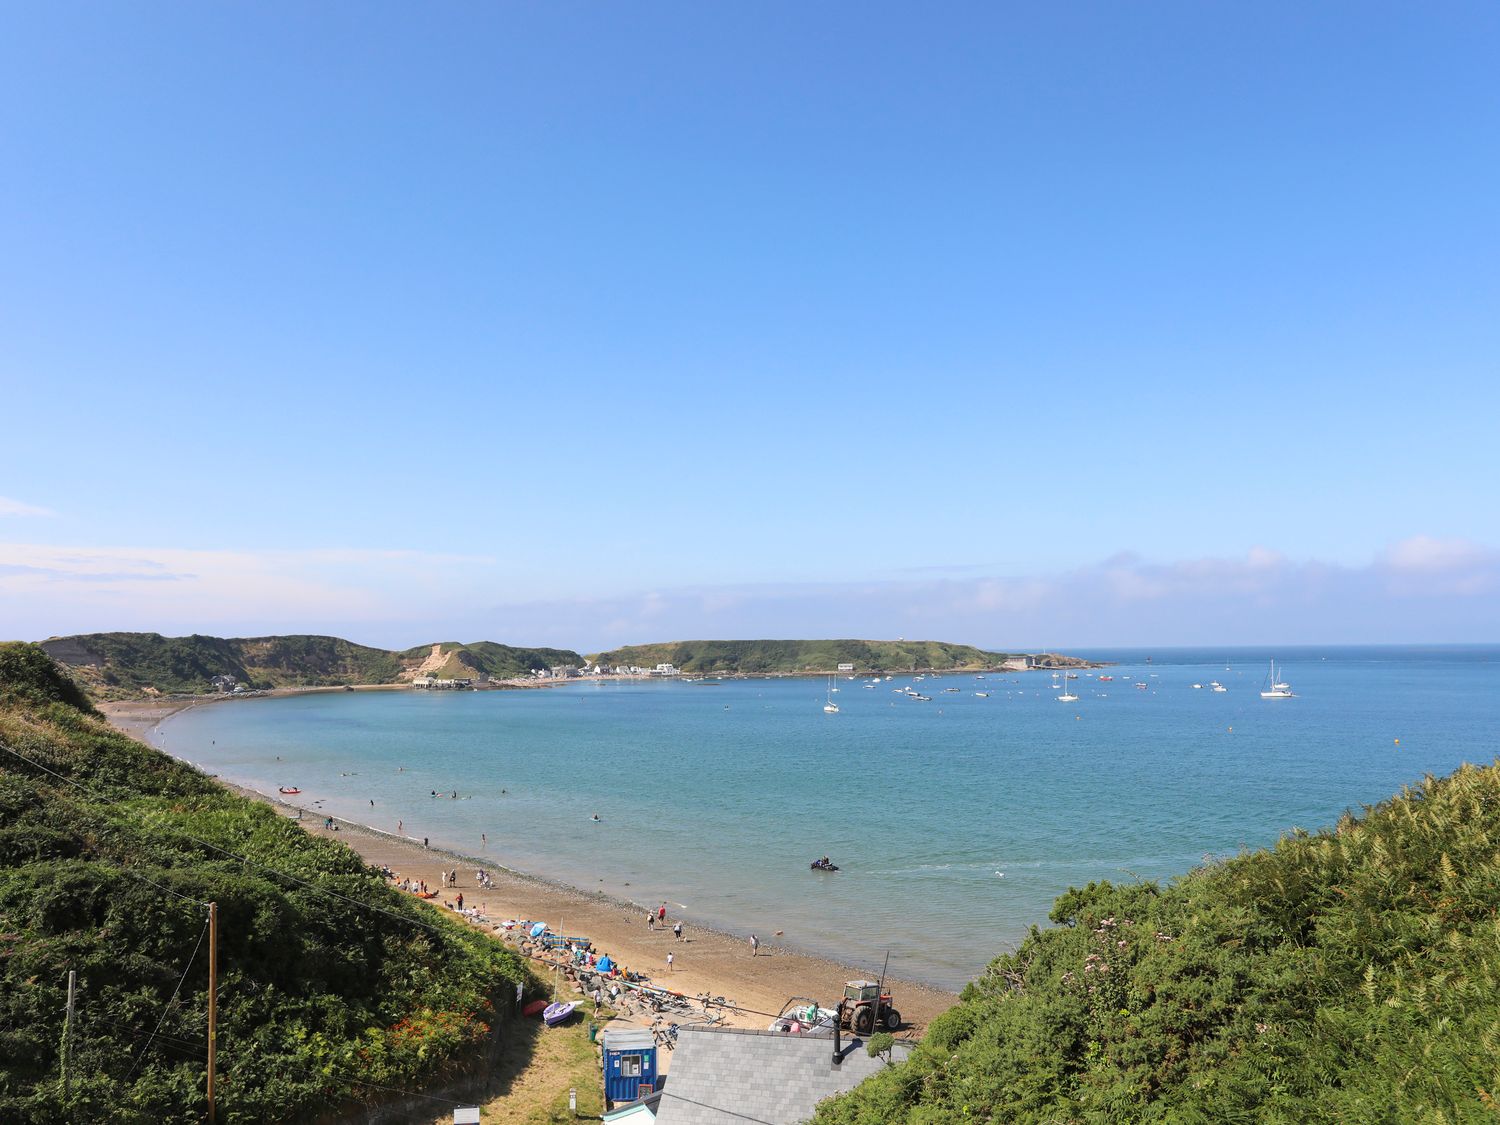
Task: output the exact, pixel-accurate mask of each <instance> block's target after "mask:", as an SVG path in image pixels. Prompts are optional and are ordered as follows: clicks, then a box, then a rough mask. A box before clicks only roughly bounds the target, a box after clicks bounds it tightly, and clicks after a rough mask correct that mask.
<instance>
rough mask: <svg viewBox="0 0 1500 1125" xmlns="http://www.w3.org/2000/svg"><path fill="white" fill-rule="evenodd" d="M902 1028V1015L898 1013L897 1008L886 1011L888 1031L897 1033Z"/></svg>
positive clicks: (886, 1027)
mask: <svg viewBox="0 0 1500 1125" xmlns="http://www.w3.org/2000/svg"><path fill="white" fill-rule="evenodd" d="M900 1026H901V1013H900V1012H898V1011H896V1009H895V1008H887V1009H886V1010H885V1029H886V1030H887V1031H895V1030H896V1029H897V1028H898V1027H900Z"/></svg>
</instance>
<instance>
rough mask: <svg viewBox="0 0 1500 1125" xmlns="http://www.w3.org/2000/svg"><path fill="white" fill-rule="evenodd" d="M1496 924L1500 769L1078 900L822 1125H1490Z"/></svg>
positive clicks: (1085, 892)
mask: <svg viewBox="0 0 1500 1125" xmlns="http://www.w3.org/2000/svg"><path fill="white" fill-rule="evenodd" d="M1497 909H1500V768H1497V767H1495V766H1490V767H1485V768H1474V767H1464V768H1463V769H1461V770H1459V771H1458V772H1457V773H1455V774H1453V775H1451V776H1450V777H1447V778H1445V779H1442V780H1432V779H1430V778H1429V779H1428V780H1426V781H1425V782H1424V783H1423V784H1422V785H1421V786H1420V787H1419V788H1417V789H1415V790H1412V791H1409V792H1406V793H1404V794H1403V795H1401V796H1399V797H1397V798H1395V799H1393V800H1391V801H1389V802H1387V803H1385V804H1383V805H1381V806H1379V807H1377V808H1375V809H1370V810H1366V812H1365V814H1364V815H1363V816H1361V817H1355V816H1352V815H1351V816H1345V817H1344V819H1343V820H1341V821H1340V822H1339V824H1338V825H1337V827H1336V828H1334V829H1333V830H1332V831H1326V832H1322V833H1319V834H1317V835H1309V834H1307V833H1304V832H1296V833H1293V834H1291V835H1289V836H1287V837H1285V838H1284V839H1283V840H1282V841H1281V842H1280V843H1279V844H1277V845H1276V847H1275V848H1274V849H1271V850H1269V851H1263V852H1257V853H1254V854H1250V855H1245V856H1242V857H1239V858H1236V859H1233V860H1229V861H1226V862H1223V863H1220V864H1216V865H1212V866H1209V867H1206V868H1202V869H1200V870H1198V871H1195V872H1193V873H1191V874H1190V875H1188V876H1186V877H1184V878H1183V879H1181V880H1180V881H1178V882H1177V883H1176V884H1175V885H1173V886H1172V887H1170V888H1167V889H1160V888H1158V887H1157V886H1156V885H1154V884H1151V883H1136V884H1130V885H1126V886H1115V885H1112V884H1110V883H1099V884H1091V885H1090V886H1088V887H1086V888H1084V889H1082V890H1076V889H1075V890H1071V891H1069V892H1068V893H1067V894H1066V895H1064V896H1063V897H1062V898H1060V899H1058V901H1057V904H1056V907H1055V909H1054V911H1053V914H1052V918H1053V921H1055V922H1058V923H1061V928H1058V929H1052V930H1047V931H1045V932H1042V931H1038V930H1035V929H1033V931H1032V933H1031V935H1030V937H1028V938H1027V940H1026V941H1025V942H1024V943H1023V944H1022V946H1021V947H1020V949H1019V950H1017V951H1016V952H1015V953H1014V954H1011V955H1008V956H1003V957H1000V958H998V959H997V960H996V961H994V962H993V963H992V964H991V965H990V966H989V968H988V970H987V971H986V973H985V974H984V976H983V977H982V978H981V979H979V980H978V981H976V982H975V983H973V984H971V985H970V986H969V987H968V988H967V989H966V990H965V992H964V997H963V1003H962V1004H960V1005H959V1006H958V1007H956V1008H954V1009H953V1010H951V1011H949V1012H948V1013H946V1014H945V1015H944V1016H942V1017H941V1018H940V1019H938V1020H936V1021H934V1023H933V1025H932V1028H931V1029H930V1031H929V1033H928V1035H927V1038H926V1039H925V1041H924V1042H923V1043H922V1045H921V1047H920V1048H919V1049H918V1050H917V1051H916V1052H915V1054H914V1056H913V1058H912V1060H911V1061H910V1062H908V1063H906V1064H904V1065H902V1066H897V1067H893V1068H891V1069H890V1070H887V1071H885V1072H883V1073H882V1074H880V1075H878V1076H877V1077H876V1078H875V1079H873V1080H872V1081H870V1082H867V1083H865V1084H864V1085H862V1086H861V1087H859V1088H858V1089H857V1090H856V1091H854V1092H853V1093H852V1094H849V1095H847V1096H845V1097H843V1098H841V1099H838V1100H837V1101H834V1102H830V1103H828V1104H826V1105H825V1106H824V1107H823V1109H822V1110H821V1111H820V1112H819V1114H818V1116H817V1118H816V1121H817V1122H818V1123H819V1125H867V1123H868V1125H874V1123H877V1122H879V1123H881V1125H884V1123H887V1122H922V1123H932V1125H937V1123H940V1122H941V1123H947V1122H956V1121H1004V1122H1117V1121H1173V1122H1220V1121H1226V1122H1235V1121H1244V1122H1249V1121H1272V1122H1288V1123H1294V1122H1315V1121H1340V1122H1390V1123H1392V1125H1395V1123H1406V1122H1428V1121H1431V1122H1449V1121H1476V1122H1477V1121H1488V1122H1493V1121H1495V1120H1497V1119H1500V916H1497Z"/></svg>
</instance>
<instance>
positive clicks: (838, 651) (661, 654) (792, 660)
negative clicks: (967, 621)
mask: <svg viewBox="0 0 1500 1125" xmlns="http://www.w3.org/2000/svg"><path fill="white" fill-rule="evenodd" d="M1005 655H1006V654H1004V653H998V652H985V651H984V650H982V649H977V648H972V647H970V646H969V645H950V644H944V643H942V642H941V641H838V640H827V641H670V642H667V643H665V644H652V645H628V646H626V647H625V648H617V649H614V650H612V651H610V652H601V653H599V654H598V655H597V656H591V657H589V660H590V661H598V662H599V663H601V664H606V665H616V664H625V665H632V664H633V665H637V666H639V667H642V668H653V667H655V666H656V665H657V664H675V665H676V666H677V667H678V668H680V669H682V670H683V671H684V672H693V673H699V672H718V673H735V672H746V673H795V672H832V671H834V670H835V669H836V668H837V667H838V666H839V665H840V664H853V665H854V667H855V669H856V670H857V671H860V672H875V671H891V672H896V671H902V672H906V671H919V670H926V669H934V670H949V669H967V668H976V669H983V668H996V667H999V665H1000V663H1001V662H1002V661H1003V660H1004V659H1005Z"/></svg>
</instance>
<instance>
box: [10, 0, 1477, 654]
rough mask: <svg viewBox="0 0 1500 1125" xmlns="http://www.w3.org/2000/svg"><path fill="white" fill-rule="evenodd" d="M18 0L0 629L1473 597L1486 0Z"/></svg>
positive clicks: (875, 621) (1209, 606)
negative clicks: (730, 0)
mask: <svg viewBox="0 0 1500 1125" xmlns="http://www.w3.org/2000/svg"><path fill="white" fill-rule="evenodd" d="M6 23H7V32H6V35H5V36H4V37H3V39H0V167H3V168H4V169H6V171H5V173H4V174H3V175H0V389H3V398H0V634H3V635H15V636H24V637H39V636H46V635H49V634H53V633H64V632H74V631H83V630H90V631H91V630H95V629H115V628H133V629H157V630H160V631H164V632H187V631H200V632H213V633H234V634H246V633H256V632H267V631H292V630H295V631H321V632H334V633H339V634H342V635H346V636H351V637H353V638H355V639H358V640H364V641H368V642H371V643H377V644H391V645H395V644H402V645H405V644H414V643H417V642H420V641H424V640H430V639H434V638H436V637H462V638H465V639H472V638H478V637H492V638H494V639H498V640H507V641H513V642H518V643H520V642H526V643H554V644H561V645H567V646H569V647H577V648H581V649H589V648H593V647H598V646H603V645H607V644H615V643H622V642H625V641H644V640H658V639H668V638H671V637H686V636H729V635H734V636H746V635H783V636H787V635H791V636H799V635H830V634H858V635H866V636H896V635H905V636H916V635H924V636H932V637H940V638H943V639H952V640H961V641H972V642H974V643H980V644H990V645H997V646H1008V645H1009V646H1017V647H1021V646H1038V647H1039V646H1044V645H1045V646H1051V647H1065V646H1067V645H1075V646H1081V645H1099V644H1171V643H1225V644H1231V643H1278V642H1288V643H1290V642H1319V641H1379V640H1388V641H1401V640H1422V641H1493V640H1496V639H1500V504H1497V503H1495V502H1494V500H1493V498H1492V497H1490V495H1489V492H1490V490H1491V485H1490V483H1489V482H1490V481H1491V480H1492V479H1493V478H1494V475H1495V470H1494V466H1493V455H1492V450H1493V448H1494V444H1495V434H1496V428H1497V420H1500V390H1497V389H1496V388H1497V386H1500V359H1497V357H1500V270H1497V269H1496V262H1497V261H1500V208H1497V205H1496V200H1497V199H1500V142H1497V138H1500V79H1497V78H1496V71H1495V66H1494V60H1495V58H1497V57H1500V9H1497V8H1496V7H1495V6H1494V5H1492V4H1442V5H1431V6H1422V7H1421V8H1418V7H1417V6H1412V5H1396V4H1325V5H1317V6H1308V5H1293V4H1269V5H1258V6H1254V7H1253V8H1240V9H1231V8H1229V7H1227V6H1218V5H1212V6H1211V5H1200V4H1185V3H1184V4H1156V5H1137V6H1124V5H1118V4H1071V5H1047V6H1043V5H1034V6H1030V7H1022V6H1017V5H996V4H985V5H944V6H939V7H937V8H934V9H931V10H926V11H922V12H918V11H917V10H915V9H912V8H910V6H906V5H878V4H877V5H871V4H857V5H856V4H848V5H840V4H822V5H792V4H786V5H753V6H752V5H745V6H741V7H740V8H739V9H738V10H735V9H732V8H731V7H730V6H728V5H686V4H684V5H666V4H655V5H632V6H625V5H567V4H545V5H544V4H534V5H527V6H521V5H512V6H499V5H491V6H482V7H472V8H469V9H463V10H460V9H449V10H434V11H418V10H416V9H412V8H411V7H410V6H407V5H397V4H372V5H361V6H358V7H357V8H354V7H349V6H341V5H332V4H316V5H291V4H285V5H274V4H268V5H248V4H241V5H228V4H226V5H190V4H166V3H160V4H151V5H147V6H134V7H122V6H119V5H104V4H99V5H93V6H88V5H80V6H73V7H59V6H50V7H49V6H38V5H33V6H31V7H30V8H24V7H20V8H14V9H13V10H11V11H10V12H9V13H8V14H7V18H6Z"/></svg>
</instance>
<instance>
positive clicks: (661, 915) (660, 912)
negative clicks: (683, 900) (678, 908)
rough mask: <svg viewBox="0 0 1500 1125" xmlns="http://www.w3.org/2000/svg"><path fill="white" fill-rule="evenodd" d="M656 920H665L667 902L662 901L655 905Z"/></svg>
mask: <svg viewBox="0 0 1500 1125" xmlns="http://www.w3.org/2000/svg"><path fill="white" fill-rule="evenodd" d="M656 920H657V921H658V922H665V921H666V920H667V904H666V903H662V904H661V906H659V907H657V910H656Z"/></svg>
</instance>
